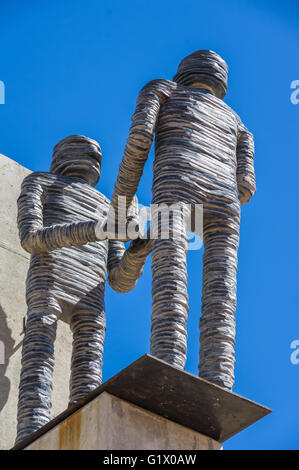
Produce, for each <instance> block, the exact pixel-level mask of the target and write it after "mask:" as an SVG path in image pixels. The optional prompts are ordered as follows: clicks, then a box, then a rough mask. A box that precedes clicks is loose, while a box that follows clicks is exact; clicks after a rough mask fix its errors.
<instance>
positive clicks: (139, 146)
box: [111, 80, 175, 214]
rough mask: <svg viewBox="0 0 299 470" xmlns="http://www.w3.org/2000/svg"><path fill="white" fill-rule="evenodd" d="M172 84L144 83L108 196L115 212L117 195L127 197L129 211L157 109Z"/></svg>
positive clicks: (156, 116)
mask: <svg viewBox="0 0 299 470" xmlns="http://www.w3.org/2000/svg"><path fill="white" fill-rule="evenodd" d="M171 84H172V86H175V84H174V83H172V82H169V81H167V80H153V81H152V82H149V83H148V84H147V85H145V87H144V88H142V90H141V91H140V93H139V96H138V99H137V103H136V109H135V113H134V114H133V116H132V124H131V128H130V132H129V137H128V140H127V143H126V147H125V151H124V154H123V159H122V162H121V164H120V166H119V172H118V177H117V180H116V183H115V185H114V193H113V196H112V199H111V202H112V206H113V208H114V211H115V214H118V197H119V196H125V197H126V210H128V207H129V206H130V204H131V201H132V199H133V196H134V195H135V193H136V191H137V187H138V184H139V181H140V178H141V176H142V173H143V167H144V164H145V162H146V160H147V157H148V153H149V150H150V148H151V145H152V142H153V138H154V133H155V127H156V122H157V118H158V115H159V110H160V107H161V104H162V103H163V101H164V100H165V99H166V98H167V96H169V94H170V92H171Z"/></svg>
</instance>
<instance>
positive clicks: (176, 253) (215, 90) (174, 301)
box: [112, 50, 255, 390]
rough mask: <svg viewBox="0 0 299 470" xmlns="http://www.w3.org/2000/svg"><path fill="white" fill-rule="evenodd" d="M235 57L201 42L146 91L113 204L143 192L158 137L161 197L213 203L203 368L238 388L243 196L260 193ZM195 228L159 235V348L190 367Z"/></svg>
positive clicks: (154, 343)
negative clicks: (234, 92) (232, 74)
mask: <svg viewBox="0 0 299 470" xmlns="http://www.w3.org/2000/svg"><path fill="white" fill-rule="evenodd" d="M227 72H228V68H227V64H226V63H225V61H224V60H223V59H222V58H221V57H220V56H219V55H218V54H216V53H215V52H212V51H209V50H199V51H196V52H194V53H193V54H191V55H189V56H188V57H186V58H185V59H183V60H182V62H181V63H180V65H179V67H178V71H177V73H176V75H175V76H174V78H173V81H168V80H153V81H151V82H149V83H148V84H147V85H145V87H144V88H143V89H142V90H141V92H140V94H139V97H138V100H137V104H136V110H135V113H134V115H133V117H132V125H131V128H130V133H129V137H128V140H127V144H126V147H125V151H124V156H123V160H122V162H121V164H120V168H119V174H118V178H117V181H116V184H115V187H114V194H113V196H112V204H113V206H114V209H115V210H117V204H118V202H117V201H118V197H119V196H126V204H127V207H128V206H129V205H130V203H131V200H132V198H133V196H134V194H135V193H136V190H137V187H138V183H139V180H140V178H141V175H142V172H143V167H144V164H145V161H146V160H147V157H148V152H149V150H150V147H151V145H152V141H153V137H154V135H155V136H156V138H155V161H154V176H153V186H152V190H153V197H152V204H159V205H161V204H166V205H168V206H170V205H173V204H177V205H178V206H179V205H180V204H182V205H191V207H194V206H195V205H197V204H202V206H203V242H204V257H203V289H202V316H201V319H200V361H199V375H200V377H202V378H205V379H207V380H209V381H211V382H213V383H215V384H218V385H220V386H222V387H224V388H226V389H228V390H231V389H232V387H233V383H234V363H235V358H234V346H235V310H236V275H237V250H238V245H239V224H240V205H243V204H245V203H247V202H248V201H249V200H250V198H251V197H252V195H253V194H254V192H255V174H254V161H253V160H254V145H253V137H252V135H251V133H250V132H249V131H248V130H247V129H246V127H245V126H244V125H243V124H242V122H241V120H240V118H239V117H238V116H237V114H236V113H235V112H234V111H233V110H232V109H231V108H230V107H229V106H227V105H226V104H225V103H224V102H223V101H222V99H223V97H224V96H225V93H226V89H227ZM172 230H173V231H176V230H177V231H181V230H183V233H185V236H183V237H182V239H181V241H178V240H175V237H174V236H172V237H170V238H169V239H163V236H161V227H160V225H159V226H158V239H157V240H156V241H155V244H154V246H153V252H152V277H153V280H152V302H153V310H152V329H151V354H153V355H154V356H156V357H158V358H160V359H163V360H165V361H167V362H168V363H170V364H173V365H175V366H177V367H179V368H182V369H183V368H184V365H185V361H186V351H187V333H186V322H187V313H188V295H187V270H186V251H187V245H188V240H187V236H186V229H185V226H182V227H175V226H173V227H172Z"/></svg>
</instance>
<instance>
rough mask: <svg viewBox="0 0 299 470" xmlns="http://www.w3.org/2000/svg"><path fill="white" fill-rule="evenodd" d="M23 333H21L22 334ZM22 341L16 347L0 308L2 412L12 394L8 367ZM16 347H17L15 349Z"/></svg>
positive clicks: (0, 400) (0, 398)
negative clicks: (7, 374)
mask: <svg viewBox="0 0 299 470" xmlns="http://www.w3.org/2000/svg"><path fill="white" fill-rule="evenodd" d="M21 333H22V332H20V334H21ZM21 345H22V341H20V342H19V343H18V344H17V345H16V346H15V340H14V339H13V337H12V335H11V329H10V328H8V325H7V320H6V314H5V312H4V310H3V308H2V307H1V306H0V412H1V411H2V409H3V408H4V406H5V404H6V402H7V400H8V397H9V392H10V386H11V384H10V380H9V378H8V377H6V375H5V374H6V371H7V367H8V364H9V361H10V358H11V357H12V355H13V354H14V353H15V352H16V351H17V350H18V349H19V348H20V347H21ZM14 346H15V347H14Z"/></svg>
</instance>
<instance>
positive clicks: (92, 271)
mask: <svg viewBox="0 0 299 470" xmlns="http://www.w3.org/2000/svg"><path fill="white" fill-rule="evenodd" d="M101 158H102V155H101V149H100V147H99V145H98V143H97V142H96V141H94V140H92V139H89V138H87V137H84V136H81V135H74V136H70V137H67V138H66V139H64V140H62V141H61V142H59V143H58V144H57V145H56V146H55V148H54V152H53V159H52V164H51V169H50V171H51V172H50V173H42V172H34V173H31V174H30V175H29V176H27V177H26V178H25V179H24V181H23V184H22V188H21V194H20V197H19V199H18V227H19V234H20V240H21V244H22V247H23V248H24V249H25V250H26V251H28V252H29V253H31V255H32V256H31V261H30V268H29V271H28V276H27V289H26V300H27V305H28V315H27V323H26V330H25V338H24V342H23V351H22V369H21V378H20V387H19V403H18V433H17V442H18V441H20V440H22V439H24V438H25V437H27V436H28V435H29V434H31V433H33V432H34V431H36V430H37V429H38V428H40V427H41V426H43V425H44V424H45V423H46V422H47V421H48V420H49V419H50V410H51V391H52V375H53V367H54V340H55V334H56V325H57V319H58V318H61V317H63V318H64V319H65V320H67V321H68V322H69V323H70V327H71V329H72V332H73V353H72V364H71V379H70V403H74V402H76V401H78V400H80V399H81V398H83V397H84V396H85V395H86V394H88V392H90V391H91V390H93V389H94V388H96V387H98V386H99V385H100V384H101V381H102V359H103V348H104V338H105V328H106V326H105V325H106V319H105V305H104V291H105V278H106V271H107V270H108V275H109V276H108V281H109V283H110V285H111V287H112V288H113V289H115V290H116V291H117V292H127V291H129V290H131V289H132V288H133V287H134V286H135V284H136V281H137V279H138V277H139V276H140V275H141V273H142V269H143V265H144V262H145V260H146V255H147V254H148V253H149V251H150V245H149V244H148V243H145V242H144V241H142V240H139V239H137V240H135V241H133V242H132V243H131V245H130V246H129V248H128V249H127V250H125V248H124V245H123V243H122V242H120V241H117V240H109V241H108V240H107V239H106V240H101V241H98V239H97V236H96V235H95V229H96V227H97V226H99V225H101V223H104V221H105V217H106V215H107V213H108V209H109V204H110V203H109V200H108V199H107V198H106V197H105V196H104V195H103V194H101V193H100V192H99V191H97V190H96V189H95V188H94V186H95V185H96V184H97V182H98V180H99V177H100V172H101ZM132 210H133V209H132ZM128 214H130V212H129V213H128ZM133 215H134V214H133Z"/></svg>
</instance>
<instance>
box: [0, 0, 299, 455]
mask: <svg viewBox="0 0 299 470" xmlns="http://www.w3.org/2000/svg"><path fill="white" fill-rule="evenodd" d="M298 23H299V3H298V2H297V1H295V0H294V1H291V0H285V1H283V2H282V1H275V0H271V1H270V0H269V1H266V0H251V1H246V0H226V1H223V0H214V1H213V2H211V1H209V0H206V1H204V0H202V1H201V0H188V1H177V0H139V1H138V0H127V1H121V0H119V1H117V0H111V1H104V0H103V1H101V2H99V1H97V0H88V1H83V0H73V1H69V0H64V1H63V2H61V1H57V0H51V1H43V2H39V1H32V0H28V1H26V2H24V1H17V0H15V1H13V2H4V1H2V2H1V18H0V38H1V61H0V80H2V81H3V82H4V83H5V86H6V96H5V98H6V103H5V105H1V106H0V125H1V127H0V128H1V132H0V153H3V154H5V155H7V156H8V157H10V158H12V159H15V160H16V161H17V162H19V163H20V164H22V165H24V166H26V167H28V168H30V169H31V170H42V171H47V170H48V168H49V165H50V160H51V152H52V148H53V146H54V145H55V144H56V143H57V142H58V141H59V140H60V139H61V138H63V137H65V136H67V135H69V134H75V133H80V134H85V135H87V136H89V137H92V138H95V139H96V140H98V141H99V143H100V145H101V147H102V151H103V166H102V178H101V181H100V183H99V185H98V189H99V190H100V191H102V192H104V193H105V194H106V195H107V196H111V194H112V190H113V184H114V181H115V179H116V176H117V172H118V165H119V163H120V160H121V157H122V151H123V148H124V145H125V141H126V137H127V134H128V130H129V125H130V116H131V114H132V112H133V110H134V106H135V100H136V97H137V94H138V91H139V89H140V88H141V87H142V86H143V85H144V84H145V83H146V82H147V81H149V80H152V79H155V78H168V79H171V78H172V77H173V75H174V73H175V71H176V67H177V65H178V63H179V61H180V60H181V59H182V58H183V57H184V56H186V55H188V54H189V53H191V52H193V51H194V50H197V49H203V48H206V49H212V50H215V51H216V52H218V53H219V54H220V55H222V56H223V57H224V59H225V60H226V61H227V63H228V64H229V69H230V75H229V91H228V94H227V97H226V98H225V101H226V102H227V103H228V104H229V105H230V106H231V107H233V108H234V109H235V110H236V111H237V112H238V113H239V115H240V116H241V118H242V120H243V121H244V123H245V124H246V125H247V127H248V128H249V129H250V130H251V131H252V132H253V134H254V136H255V143H256V176H257V188H258V189H257V193H256V195H255V197H254V199H253V200H252V201H251V203H250V204H249V205H248V206H246V207H245V208H244V210H243V215H242V226H241V243H240V249H239V276H238V306H237V364H236V384H235V389H234V391H235V392H237V393H239V394H241V395H243V396H246V397H248V398H250V399H253V400H255V401H258V402H261V403H263V404H265V405H267V406H269V407H271V408H273V410H274V412H273V414H272V415H270V416H268V417H266V418H265V419H264V420H262V421H261V422H259V423H257V424H255V425H254V426H252V427H250V428H249V429H247V430H245V431H243V432H242V433H240V434H239V435H238V436H236V437H234V438H232V439H230V440H229V441H228V442H227V443H226V444H225V446H224V448H225V449H298V448H299V433H298V418H299V416H298V409H299V400H298V388H299V364H298V365H293V364H291V361H290V355H291V352H292V350H291V349H290V343H291V342H292V341H293V340H295V339H299V321H298V307H297V306H298V289H297V285H298V250H297V239H298V236H297V229H298V221H297V216H296V214H297V212H298V211H297V201H296V199H297V192H298V190H297V188H298V174H299V165H298V161H299V146H298V123H299V104H298V105H293V104H291V101H290V94H291V89H290V83H291V82H292V81H293V80H296V79H297V80H299V61H298V47H299V28H298V26H299V25H298ZM152 159H153V153H152V152H151V158H150V160H149V161H148V163H147V165H146V169H145V173H144V176H143V178H142V180H141V185H140V189H139V191H138V197H139V200H140V202H141V203H143V204H149V203H150V200H151V172H152ZM188 258H189V259H188V261H189V267H188V270H189V271H188V273H189V295H190V312H189V325H188V334H189V343H188V344H189V350H188V355H189V356H188V361H187V365H186V369H187V371H189V372H191V373H194V374H197V365H198V349H199V342H198V337H199V332H198V321H199V316H200V302H201V299H200V298H201V279H202V277H201V270H202V250H199V251H191V252H189V255H188ZM106 307H107V308H106V309H107V322H108V331H107V340H106V349H105V357H104V359H105V364H104V378H105V379H108V378H109V377H110V376H112V375H113V374H115V373H116V372H118V371H119V370H120V369H122V368H123V367H125V366H126V365H128V364H129V363H131V362H132V361H134V360H135V359H137V358H138V357H139V356H141V355H143V354H144V353H145V352H148V351H149V334H150V314H151V273H150V259H149V260H148V262H147V265H146V269H145V273H144V276H143V277H142V279H141V280H140V281H139V283H138V286H137V287H136V289H135V290H134V291H133V292H131V293H129V294H123V295H120V294H116V293H115V292H113V291H112V290H111V289H110V288H109V287H107V295H106ZM20 315H21V313H20Z"/></svg>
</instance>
